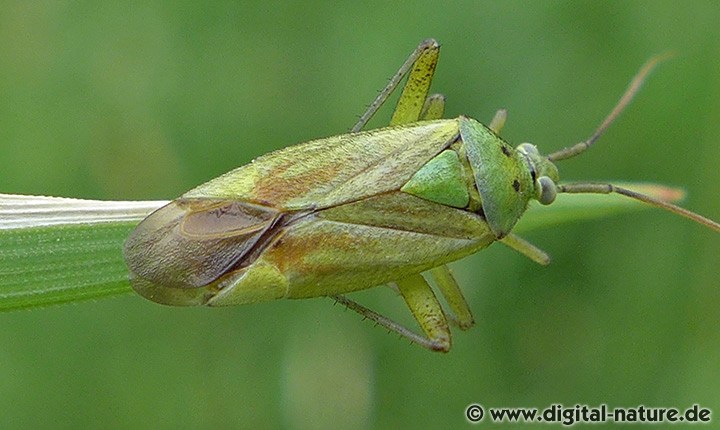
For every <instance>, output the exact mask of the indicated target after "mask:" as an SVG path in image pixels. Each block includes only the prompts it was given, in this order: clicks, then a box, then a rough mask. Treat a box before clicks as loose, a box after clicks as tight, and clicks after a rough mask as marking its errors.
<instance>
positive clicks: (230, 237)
mask: <svg viewBox="0 0 720 430" xmlns="http://www.w3.org/2000/svg"><path fill="white" fill-rule="evenodd" d="M280 215H281V213H280V212H279V211H277V210H275V209H272V208H268V207H265V206H260V205H254V204H251V203H246V202H240V201H223V200H209V199H179V200H176V201H174V202H172V203H170V204H168V205H166V206H164V207H162V208H160V209H158V210H157V211H155V212H154V213H152V214H151V215H150V216H148V217H147V218H145V220H143V221H142V222H141V223H140V225H139V226H138V227H137V228H136V229H135V231H134V232H133V233H132V235H131V236H130V237H129V238H128V240H127V242H126V244H125V258H126V259H127V262H128V266H129V267H130V268H131V269H132V272H133V274H134V275H135V276H139V277H141V278H143V279H145V280H147V281H150V282H152V283H156V284H159V285H163V286H166V287H171V288H196V287H201V286H203V285H207V284H209V283H211V282H212V281H214V280H216V279H217V278H219V277H220V276H222V275H223V274H225V273H226V272H227V270H229V269H230V268H232V267H233V266H236V265H237V264H238V262H239V261H240V260H241V259H242V258H243V257H245V256H246V255H247V254H248V252H250V251H251V250H252V249H253V247H254V246H255V245H256V244H257V243H258V241H259V240H260V238H261V237H262V236H263V234H265V233H266V232H267V231H268V230H270V229H271V228H272V226H273V225H274V224H275V223H276V222H277V220H278V219H279V218H280Z"/></svg>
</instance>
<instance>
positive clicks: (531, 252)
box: [500, 233, 550, 266]
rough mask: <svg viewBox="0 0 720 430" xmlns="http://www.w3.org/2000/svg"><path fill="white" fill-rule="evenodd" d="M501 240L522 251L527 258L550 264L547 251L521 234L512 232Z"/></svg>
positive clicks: (542, 263) (544, 264)
mask: <svg viewBox="0 0 720 430" xmlns="http://www.w3.org/2000/svg"><path fill="white" fill-rule="evenodd" d="M500 242H502V243H503V245H505V246H508V247H510V248H512V249H514V250H515V251H517V252H519V253H521V254H522V255H524V256H526V257H527V258H529V259H531V260H532V261H534V262H536V263H538V264H540V265H543V266H547V265H548V264H550V256H549V255H547V253H545V251H543V250H542V249H540V248H538V247H536V246H535V245H533V244H532V243H530V242H528V241H527V240H525V239H523V238H521V237H520V236H517V235H514V234H512V233H510V234H508V235H507V236H505V237H503V238H502V239H500Z"/></svg>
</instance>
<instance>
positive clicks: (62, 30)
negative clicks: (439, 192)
mask: <svg viewBox="0 0 720 430" xmlns="http://www.w3.org/2000/svg"><path fill="white" fill-rule="evenodd" d="M718 22H720V5H718V3H717V2H715V1H713V0H708V1H693V2H688V3H684V4H683V5H682V6H680V5H679V4H678V3H677V2H674V1H629V2H628V1H604V2H599V1H572V2H570V1H553V2H524V1H508V2H491V1H483V2H469V1H466V2H452V3H450V4H448V5H442V3H441V2H416V3H414V4H404V5H403V4H400V3H399V2H398V3H397V4H396V3H395V2H362V4H360V3H359V2H358V3H353V4H343V5H342V6H339V5H336V4H335V3H334V2H327V3H325V2H297V3H289V2H287V3H286V2H278V3H275V4H273V3H269V2H257V3H248V2H221V1H218V2H209V3H206V2H195V1H177V2H158V1H143V2H118V3H117V4H113V3H112V2H82V1H80V2H56V1H47V2H24V1H17V2H9V1H2V2H0V120H1V121H2V127H0V160H1V167H0V191H2V192H5V193H24V194H45V195H60V196H73V197H84V198H98V199H110V200H123V199H170V198H173V197H175V196H177V195H179V194H181V193H182V192H184V191H186V190H187V189H189V188H191V187H193V186H194V185H197V184H199V183H201V182H204V181H206V180H208V179H211V178H213V177H215V176H217V175H219V174H221V173H224V172H226V171H228V170H230V169H232V168H234V167H236V166H238V165H241V164H244V163H247V162H249V161H250V160H251V159H253V158H254V157H257V156H258V155H261V154H263V153H265V152H267V151H269V150H272V149H276V148H281V147H284V146H287V145H289V144H293V143H298V142H302V141H305V140H308V139H311V138H316V137H323V136H328V135H333V134H337V133H340V132H344V131H346V130H348V129H349V127H350V126H351V125H352V124H353V123H354V121H355V120H356V118H357V116H358V115H360V114H361V113H362V112H363V110H364V107H365V106H366V105H367V104H368V103H369V102H370V101H371V100H372V99H373V97H374V96H375V95H376V91H377V90H379V89H380V88H382V87H383V86H384V84H385V82H386V80H387V79H388V78H389V77H390V76H391V75H392V74H393V73H394V72H395V71H396V70H397V67H399V65H400V64H401V63H402V61H403V60H404V59H405V58H406V56H407V55H408V54H409V53H410V51H411V50H412V49H413V48H414V47H415V46H416V45H417V44H418V43H419V42H420V41H421V40H422V39H424V38H427V37H434V38H437V39H438V40H439V41H440V42H441V43H442V45H443V49H442V54H441V60H440V65H439V68H438V73H437V77H436V80H435V83H434V87H433V88H434V90H435V91H441V92H443V93H445V94H446V95H447V96H448V111H447V115H448V116H456V115H460V114H467V115H470V116H473V117H475V118H478V119H480V120H485V121H488V120H489V119H490V118H491V117H492V115H493V113H494V112H495V110H496V109H498V108H500V107H505V108H508V109H509V121H508V123H507V126H506V128H505V130H504V133H503V134H504V136H505V137H506V138H507V139H508V140H509V141H510V142H515V143H520V142H523V141H531V142H533V143H535V144H537V145H538V146H539V147H540V149H541V150H544V151H546V152H549V151H552V150H556V149H558V148H560V147H563V146H566V145H568V144H571V143H574V142H576V141H578V140H581V139H584V138H586V137H587V136H588V135H589V134H590V133H591V132H592V131H593V130H594V128H595V127H596V126H597V124H598V123H599V122H600V121H601V120H602V118H603V117H604V116H605V115H606V114H607V113H608V112H609V110H610V109H611V107H612V106H613V104H614V103H615V101H616V100H617V98H618V97H619V96H620V94H621V93H622V91H623V90H624V88H625V86H626V84H627V83H628V81H629V79H630V78H631V77H632V75H633V74H634V73H635V72H636V70H637V69H638V68H639V67H640V65H641V64H642V63H643V62H644V61H645V60H646V59H648V58H649V57H650V56H651V55H654V54H658V53H661V52H665V51H668V50H674V51H675V52H676V53H677V56H676V58H675V59H673V60H672V61H668V62H666V63H664V64H663V65H662V66H661V67H660V68H659V69H658V70H657V71H656V72H655V73H654V74H653V75H652V77H651V78H650V80H649V82H648V83H647V84H646V86H645V88H644V89H643V91H642V92H641V93H640V95H639V97H638V99H637V100H636V101H635V102H634V103H633V105H632V106H631V107H630V109H629V110H628V111H627V112H626V113H625V114H624V115H623V116H622V117H621V118H620V120H619V121H617V123H616V124H615V125H613V127H612V128H611V129H610V130H609V131H608V132H607V134H606V135H605V136H604V137H603V138H602V140H601V141H600V142H599V144H598V145H597V147H594V148H593V149H592V150H591V151H590V152H589V153H587V154H584V155H583V156H582V157H579V158H577V159H574V160H568V161H566V162H562V164H561V165H560V168H561V174H562V176H563V177H564V178H566V179H576V180H579V179H590V180H592V179H594V180H603V179H614V180H634V181H639V180H648V181H656V182H661V183H665V184H669V185H679V186H683V187H685V188H686V189H687V190H688V192H689V197H688V199H687V200H686V201H685V203H684V206H686V207H688V208H690V209H692V210H696V211H698V212H700V213H703V214H706V215H709V216H711V217H714V218H715V219H718V218H720V200H719V199H718V183H720V102H719V100H720V27H718V24H717V23H718ZM388 117H389V110H388V109H386V110H384V111H383V112H382V113H381V115H380V117H379V118H378V119H376V120H374V121H373V125H376V126H379V125H382V124H383V121H387V118H388ZM528 239H530V240H532V241H533V242H534V243H535V244H537V245H539V246H540V247H542V248H543V249H545V250H546V251H548V252H549V253H550V254H551V255H552V256H553V259H554V261H553V264H552V265H550V266H549V267H546V268H542V267H539V266H537V265H535V264H534V263H532V262H530V261H528V260H526V259H525V258H523V257H522V256H520V255H517V254H515V253H513V252H511V251H509V250H507V249H505V248H503V247H491V248H490V249H488V250H486V251H483V252H481V253H479V254H477V255H474V256H472V257H469V258H467V259H465V260H463V261H460V262H458V263H456V264H454V265H453V268H454V270H455V272H456V273H457V275H458V278H459V280H460V283H461V285H462V286H463V288H464V291H465V292H466V295H467V297H468V299H469V301H470V303H471V307H472V309H473V311H474V313H475V316H476V320H477V325H476V327H474V328H473V329H472V330H470V331H468V332H460V331H458V330H455V332H454V338H453V339H454V346H453V350H452V351H451V352H450V353H449V354H447V355H442V354H434V353H430V352H427V351H425V350H423V349H422V348H420V347H418V346H414V345H410V344H408V342H406V341H403V340H398V338H397V336H394V335H388V334H387V333H385V332H384V331H383V330H381V329H379V328H374V327H373V326H372V324H370V323H368V322H364V321H361V319H360V318H359V317H358V316H357V315H355V314H353V313H351V312H349V311H343V309H341V308H340V307H339V306H332V301H331V300H329V299H316V300H305V301H280V302H272V303H266V304H258V305H251V306H245V307H237V308H228V309H180V308H166V307H162V306H159V305H155V304H153V303H150V302H147V301H145V300H142V299H141V298H139V297H137V296H134V295H127V296H124V297H121V298H116V299H108V300H104V301H98V302H88V303H81V304H77V305H68V306H59V307H50V308H46V309H41V310H35V311H26V312H14V313H6V314H1V315H0V342H1V346H0V398H1V399H3V400H2V402H1V404H2V406H1V408H2V410H1V411H0V427H1V428H41V427H45V428H202V427H212V428H228V427H237V428H276V427H284V428H403V427H413V428H450V427H454V428H457V427H463V426H470V425H469V424H467V422H466V421H465V418H464V410H465V407H466V405H468V404H469V403H473V402H478V403H481V404H483V405H485V406H509V407H518V406H536V407H540V408H544V407H547V406H549V405H550V404H552V403H564V404H566V405H569V406H572V405H575V404H578V403H580V404H590V405H597V404H599V403H607V404H609V405H610V406H635V405H638V404H645V405H650V406H677V407H680V408H685V407H688V406H691V405H692V404H693V403H699V404H700V405H702V406H704V407H707V408H711V409H714V410H715V412H716V413H720V391H719V390H718V389H717V387H718V386H720V365H718V363H720V335H719V334H718V330H717V327H718V326H720V313H718V307H719V306H720V285H718V284H719V282H718V279H719V276H718V256H719V255H720V237H718V235H717V234H713V233H712V232H710V231H709V230H705V229H703V228H701V227H699V226H697V225H693V224H691V223H689V222H686V221H684V220H682V219H680V218H677V217H675V216H673V215H670V214H666V213H662V212H660V211H657V210H656V211H646V212H642V213H639V214H634V215H632V216H625V217H615V218H609V219H606V220H602V221H599V222H592V223H577V224H573V225H566V226H562V227H558V228H555V229H552V230H545V231H536V232H534V233H533V234H531V235H529V236H528ZM0 264H1V263H0ZM354 297H355V298H357V299H358V300H360V301H362V302H363V303H365V304H367V305H368V306H370V307H372V308H375V309H377V310H380V311H381V312H383V313H387V314H390V315H392V316H393V317H396V318H397V319H399V320H401V321H403V322H406V323H408V324H412V321H411V320H410V318H409V317H408V316H407V310H406V309H404V308H403V305H402V301H401V300H400V299H399V298H398V297H396V296H395V294H394V293H393V292H392V291H389V290H388V289H375V290H371V291H368V292H364V293H360V294H357V295H355V296H354ZM713 418H714V419H715V421H717V419H718V418H717V417H713ZM486 421H487V419H486ZM485 424H487V422H486V423H485ZM621 427H622V426H614V427H613V428H621Z"/></svg>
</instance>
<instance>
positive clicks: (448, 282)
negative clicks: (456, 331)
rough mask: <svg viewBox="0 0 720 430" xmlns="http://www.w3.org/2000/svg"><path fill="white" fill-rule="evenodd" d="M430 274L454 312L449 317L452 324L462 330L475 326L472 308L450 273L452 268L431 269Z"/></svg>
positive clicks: (439, 267) (445, 266)
mask: <svg viewBox="0 0 720 430" xmlns="http://www.w3.org/2000/svg"><path fill="white" fill-rule="evenodd" d="M430 274H431V275H432V277H433V279H435V282H436V283H437V286H438V288H439V289H440V293H442V295H443V297H445V300H447V304H448V306H449V307H450V310H451V311H452V315H448V319H449V320H450V321H451V322H455V323H456V324H457V325H458V327H460V329H461V330H467V329H469V328H470V327H472V326H473V325H475V319H474V318H473V316H472V312H470V307H469V306H468V304H467V301H466V300H465V296H463V293H462V290H460V286H459V285H458V283H457V281H456V280H455V277H453V275H452V273H450V268H448V267H447V265H445V264H443V265H442V266H438V267H435V268H432V269H430Z"/></svg>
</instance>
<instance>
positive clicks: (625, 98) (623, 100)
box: [547, 52, 675, 161]
mask: <svg viewBox="0 0 720 430" xmlns="http://www.w3.org/2000/svg"><path fill="white" fill-rule="evenodd" d="M674 55H675V54H674V53H672V52H666V53H664V54H661V55H656V56H654V57H652V58H651V59H649V60H648V61H647V63H645V64H644V65H643V66H642V67H641V68H640V71H638V73H637V74H636V75H635V77H634V78H633V80H632V81H630V85H628V87H627V89H626V90H625V93H624V94H623V95H622V97H620V100H618V102H617V104H616V105H615V107H614V108H613V110H612V111H610V114H609V115H608V116H607V117H606V118H605V120H604V121H603V122H602V123H601V124H600V126H599V127H598V128H597V130H595V133H593V134H592V136H590V137H589V138H588V139H587V140H585V141H583V142H580V143H576V144H575V145H573V146H568V147H567V148H563V149H561V150H559V151H556V152H553V153H552V154H550V155H548V156H547V159H548V160H550V161H558V160H565V159H566V158H571V157H574V156H576V155H578V154H580V153H582V152H584V151H585V150H586V149H588V148H589V147H590V145H592V144H593V143H595V141H596V140H598V139H599V138H600V136H602V135H603V133H605V130H607V128H608V127H609V126H610V124H612V123H613V121H615V120H616V119H617V117H618V116H620V114H621V113H622V111H623V110H625V108H626V107H627V106H628V105H629V104H630V102H631V101H632V100H633V98H635V95H637V93H638V91H639V90H640V87H642V84H643V83H644V82H645V79H646V78H647V77H648V75H649V74H650V72H652V70H653V69H654V68H655V66H657V65H658V63H660V62H661V61H664V60H667V59H668V58H670V57H672V56H674Z"/></svg>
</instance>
